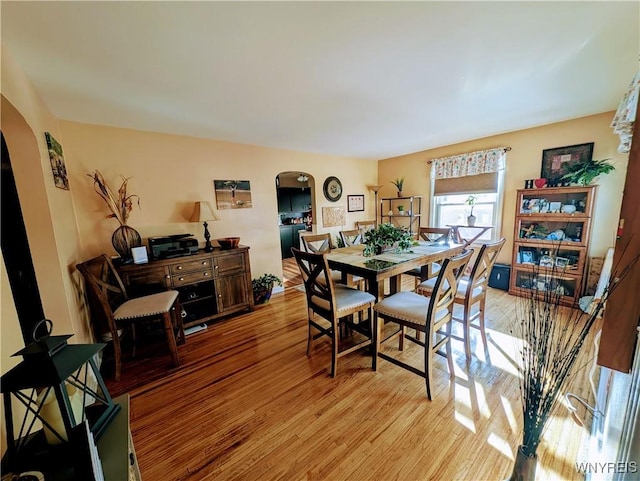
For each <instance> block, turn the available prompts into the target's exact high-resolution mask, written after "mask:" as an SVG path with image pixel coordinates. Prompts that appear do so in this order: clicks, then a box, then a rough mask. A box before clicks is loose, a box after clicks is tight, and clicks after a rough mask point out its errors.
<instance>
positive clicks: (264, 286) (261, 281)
mask: <svg viewBox="0 0 640 481" xmlns="http://www.w3.org/2000/svg"><path fill="white" fill-rule="evenodd" d="M275 285H278V286H281V285H282V280H281V279H280V278H279V277H278V276H276V275H274V274H262V275H261V276H260V277H257V278H255V279H251V287H252V289H253V301H254V303H255V304H266V303H267V302H269V299H271V292H272V291H273V286H275Z"/></svg>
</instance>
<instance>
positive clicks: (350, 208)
mask: <svg viewBox="0 0 640 481" xmlns="http://www.w3.org/2000/svg"><path fill="white" fill-rule="evenodd" d="M363 211H364V195H348V196H347V212H363Z"/></svg>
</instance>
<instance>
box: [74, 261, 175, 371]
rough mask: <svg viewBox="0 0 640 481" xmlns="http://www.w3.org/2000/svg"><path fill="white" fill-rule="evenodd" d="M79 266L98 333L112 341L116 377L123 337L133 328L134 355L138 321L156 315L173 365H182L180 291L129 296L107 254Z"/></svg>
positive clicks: (98, 336) (100, 337)
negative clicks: (179, 353)
mask: <svg viewBox="0 0 640 481" xmlns="http://www.w3.org/2000/svg"><path fill="white" fill-rule="evenodd" d="M76 267H77V269H78V271H80V273H81V274H82V276H83V278H84V279H85V283H86V286H87V288H88V294H89V301H90V305H91V306H92V307H93V310H92V321H93V323H94V331H95V332H96V337H97V338H99V339H101V340H108V341H111V342H113V351H114V357H115V364H116V366H115V379H116V381H119V380H120V374H121V370H122V347H121V337H123V335H124V334H125V333H126V332H127V331H131V333H132V337H133V341H134V351H133V355H135V331H136V329H135V327H136V324H137V323H141V322H147V321H149V320H152V319H154V318H160V319H162V322H163V327H164V331H165V335H166V338H167V344H168V346H169V351H170V353H171V359H172V361H173V365H174V366H175V367H177V366H179V365H180V357H179V356H178V347H177V342H180V343H184V342H185V334H184V326H183V323H182V316H181V315H180V313H181V308H180V301H179V299H178V291H173V290H171V291H165V292H159V293H156V294H150V295H146V296H142V297H135V298H129V295H128V294H127V291H126V289H125V287H124V284H123V283H122V279H120V276H119V275H118V272H117V271H116V269H115V267H114V265H113V263H112V262H111V259H109V257H107V256H106V255H104V254H102V255H100V256H97V257H94V258H93V259H90V260H88V261H86V262H83V263H81V264H77V265H76ZM176 338H177V340H176Z"/></svg>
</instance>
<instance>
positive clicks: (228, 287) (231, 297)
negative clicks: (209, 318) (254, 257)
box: [215, 273, 253, 313]
mask: <svg viewBox="0 0 640 481" xmlns="http://www.w3.org/2000/svg"><path fill="white" fill-rule="evenodd" d="M215 287H216V293H217V302H218V312H219V313H224V312H229V311H235V310H240V309H245V308H247V307H248V306H249V295H250V294H251V295H253V294H252V293H250V292H249V290H248V288H247V282H246V278H245V274H244V273H242V274H234V275H227V276H221V277H218V278H217V279H216V282H215Z"/></svg>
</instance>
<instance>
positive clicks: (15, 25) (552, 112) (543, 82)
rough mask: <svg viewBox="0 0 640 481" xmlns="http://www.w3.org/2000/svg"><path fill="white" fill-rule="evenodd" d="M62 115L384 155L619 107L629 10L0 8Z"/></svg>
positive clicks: (285, 5) (13, 49)
mask: <svg viewBox="0 0 640 481" xmlns="http://www.w3.org/2000/svg"><path fill="white" fill-rule="evenodd" d="M0 8H1V12H0V14H1V17H2V30H1V36H2V37H1V38H2V43H3V44H4V46H5V47H6V48H7V49H8V50H9V52H10V53H11V54H12V55H13V56H14V57H15V59H16V61H17V62H18V64H19V65H20V66H21V67H22V68H23V69H24V71H25V72H26V74H27V76H28V77H29V78H30V79H31V81H32V82H33V84H34V85H35V87H36V89H37V90H38V91H39V92H40V93H41V95H42V96H43V98H44V100H45V102H46V103H47V105H48V106H49V108H50V109H51V110H52V112H53V113H54V114H55V115H56V116H57V117H59V118H61V119H66V120H72V121H77V122H86V123H92V124H102V125H111V126H118V127H126V128H133V129H142V130H149V131H156V132H166V133H174V134H182V135H190V136H196V137H204V138H212V139H221V140H228V141H232V142H239V143H247V144H255V145H262V146H270V147H279V148H285V149H293V150H298V151H305V152H318V153H327V154H336V155H344V156H352V157H360V158H371V159H380V158H386V157H392V156H396V155H401V154H406V153H411V152H416V151H420V150H424V149H428V148H433V147H438V146H443V145H448V144H452V143H456V142H460V141H464V140H470V139H474V138H480V137H485V136H489V135H493V134H499V133H504V132H509V131H513V130H519V129H523V128H528V127H533V126H537V125H543V124H547V123H552V122H557V121H562V120H567V119H571V118H576V117H581V116H585V115H590V114H595V113H600V112H605V111H609V110H615V109H616V107H617V105H618V102H619V100H620V98H621V96H622V94H623V92H624V91H625V89H626V87H627V85H628V84H629V82H630V81H631V79H632V77H633V75H634V73H635V71H636V70H637V68H638V55H639V53H640V40H639V35H640V34H639V32H640V13H639V11H640V3H639V2H620V3H616V2H593V3H591V2H8V1H2V2H1V7H0Z"/></svg>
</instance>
